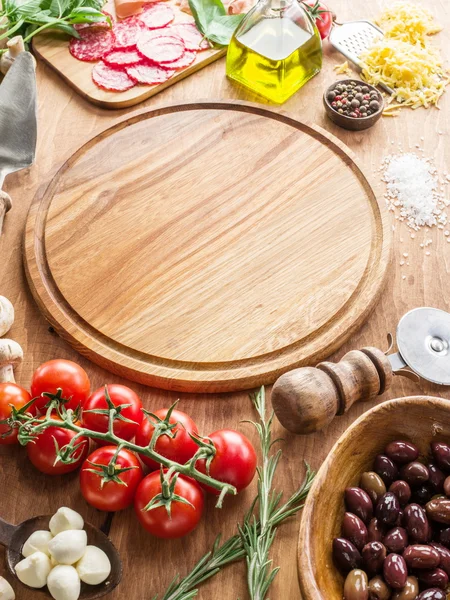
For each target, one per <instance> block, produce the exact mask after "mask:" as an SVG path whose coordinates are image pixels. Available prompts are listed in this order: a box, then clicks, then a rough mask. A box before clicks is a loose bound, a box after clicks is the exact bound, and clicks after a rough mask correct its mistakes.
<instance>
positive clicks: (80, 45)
mask: <svg viewBox="0 0 450 600" xmlns="http://www.w3.org/2000/svg"><path fill="white" fill-rule="evenodd" d="M80 36H81V38H80V39H77V38H72V39H71V40H70V43H69V51H70V53H71V54H72V56H74V57H75V58H78V60H84V61H88V62H89V61H94V60H99V59H100V58H102V56H103V55H104V54H106V53H107V52H109V51H110V50H111V48H112V47H113V44H114V34H113V32H112V31H111V29H104V28H103V29H98V28H96V29H90V28H88V29H83V30H82V31H81V32H80Z"/></svg>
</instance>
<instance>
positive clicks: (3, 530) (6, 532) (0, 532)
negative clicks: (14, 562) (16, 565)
mask: <svg viewBox="0 0 450 600" xmlns="http://www.w3.org/2000/svg"><path fill="white" fill-rule="evenodd" d="M16 529H17V526H16V525H11V523H8V522H7V521H4V520H3V519H1V518H0V544H1V545H2V546H5V547H6V548H9V546H10V545H11V540H12V538H13V535H14V532H15V531H16Z"/></svg>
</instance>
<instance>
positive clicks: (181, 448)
mask: <svg viewBox="0 0 450 600" xmlns="http://www.w3.org/2000/svg"><path fill="white" fill-rule="evenodd" d="M168 410H169V409H168V408H161V409H160V410H157V411H155V413H154V414H155V415H156V416H157V417H159V418H160V419H161V420H163V419H165V417H166V415H167V411H168ZM169 423H174V424H175V423H180V424H179V425H177V426H176V427H174V429H171V430H170V433H171V435H174V436H175V437H173V438H172V437H169V436H168V435H164V434H163V435H161V437H159V438H158V441H157V442H156V446H155V450H156V452H158V453H159V454H161V455H162V456H165V457H166V458H169V459H170V460H174V461H176V462H178V463H180V464H182V465H184V463H186V462H187V461H188V460H189V459H190V458H192V457H193V456H194V454H195V453H196V452H197V450H198V446H197V444H196V443H195V442H194V441H193V440H192V439H191V438H190V437H189V433H194V434H195V433H198V429H197V425H196V424H195V423H194V421H193V420H192V419H191V417H189V416H188V415H187V414H186V413H184V412H181V410H176V409H174V410H173V411H172V414H171V415H170V419H169ZM154 431H155V428H154V427H153V425H152V424H151V423H150V422H149V420H148V419H143V420H142V423H141V424H140V426H139V429H138V431H137V433H136V440H135V441H136V444H137V445H138V446H147V445H148V443H149V442H150V440H151V439H152V435H153V432H154ZM140 457H141V460H142V462H144V463H145V464H146V465H147V466H148V467H150V469H159V464H158V463H157V462H155V461H154V460H152V459H151V458H148V457H147V456H143V455H140Z"/></svg>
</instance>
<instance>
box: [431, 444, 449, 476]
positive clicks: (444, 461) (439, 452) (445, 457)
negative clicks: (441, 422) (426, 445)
mask: <svg viewBox="0 0 450 600" xmlns="http://www.w3.org/2000/svg"><path fill="white" fill-rule="evenodd" d="M431 453H432V454H433V458H434V460H435V462H436V463H437V466H438V467H439V468H440V469H442V470H443V471H450V446H449V445H448V444H443V443H442V442H433V443H432V444H431Z"/></svg>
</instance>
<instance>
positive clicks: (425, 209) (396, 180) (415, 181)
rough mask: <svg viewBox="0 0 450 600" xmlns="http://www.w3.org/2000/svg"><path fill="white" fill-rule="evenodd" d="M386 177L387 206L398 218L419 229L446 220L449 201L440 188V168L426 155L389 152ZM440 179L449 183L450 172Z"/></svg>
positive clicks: (384, 163)
mask: <svg viewBox="0 0 450 600" xmlns="http://www.w3.org/2000/svg"><path fill="white" fill-rule="evenodd" d="M382 171H383V177H382V179H383V181H385V182H386V187H387V191H386V194H385V198H386V202H387V206H388V209H389V210H391V211H393V212H397V213H398V214H397V216H396V218H398V220H399V221H405V222H406V224H407V225H408V227H410V228H411V229H414V230H416V231H418V230H419V229H420V228H421V227H432V226H433V225H437V226H438V227H439V229H443V228H444V225H445V224H446V223H447V213H446V210H445V209H446V206H447V205H448V202H447V201H446V199H445V194H444V193H443V187H441V188H440V189H439V183H440V182H439V177H438V173H437V169H436V168H435V167H434V166H433V165H432V164H431V163H430V161H429V160H428V159H426V158H421V157H419V156H417V155H416V154H413V153H412V152H408V153H404V154H395V155H390V156H387V157H386V158H385V159H384V160H383V163H382ZM445 177H446V180H442V181H441V183H445V184H448V183H449V182H450V176H449V175H446V176H445Z"/></svg>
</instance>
